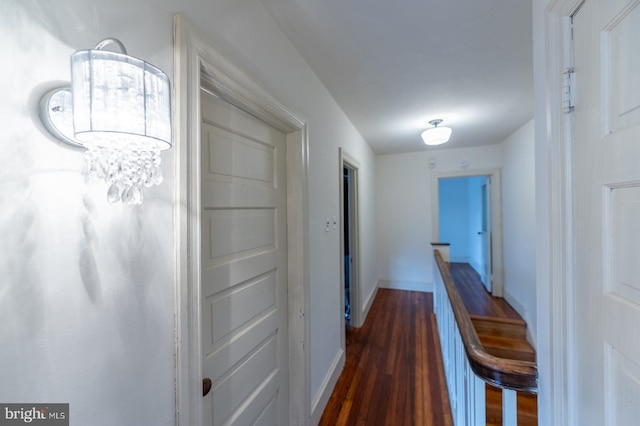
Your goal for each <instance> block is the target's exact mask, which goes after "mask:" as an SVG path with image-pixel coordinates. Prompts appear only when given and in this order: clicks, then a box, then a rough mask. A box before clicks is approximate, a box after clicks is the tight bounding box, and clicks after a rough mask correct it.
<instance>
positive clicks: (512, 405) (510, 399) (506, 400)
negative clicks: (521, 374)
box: [502, 389, 518, 426]
mask: <svg viewBox="0 0 640 426" xmlns="http://www.w3.org/2000/svg"><path fill="white" fill-rule="evenodd" d="M517 396H518V394H517V393H516V391H513V390H510V389H502V424H503V425H504V426H517V424H518V398H517Z"/></svg>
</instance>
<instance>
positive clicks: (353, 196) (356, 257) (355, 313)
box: [338, 148, 363, 353]
mask: <svg viewBox="0 0 640 426" xmlns="http://www.w3.org/2000/svg"><path fill="white" fill-rule="evenodd" d="M338 158H339V161H338V163H339V166H340V167H339V172H340V174H339V176H342V175H343V170H344V168H345V167H346V168H348V169H349V170H350V171H351V173H350V175H351V179H350V182H349V189H350V193H349V201H350V205H349V206H347V207H348V209H349V213H350V215H349V219H350V223H349V233H350V235H349V241H350V243H351V246H350V252H351V265H350V275H351V283H350V286H351V325H352V326H354V327H362V322H363V318H362V308H361V306H362V304H361V300H360V294H361V293H360V245H359V238H360V237H359V216H358V215H359V202H358V197H359V194H358V170H359V169H360V163H358V161H357V160H356V159H355V158H354V157H353V156H351V155H350V154H349V153H348V152H347V151H346V150H345V149H344V148H339V151H338ZM339 182H340V189H339V191H338V193H339V195H340V202H339V205H340V218H341V220H344V210H345V206H344V185H343V180H342V178H341V179H340V180H339ZM344 244H345V238H344V226H340V271H341V272H340V276H341V277H342V278H341V286H340V288H342V289H344V287H345V282H344V277H345V264H344V262H345V260H344V258H345V256H344V253H345V247H344ZM340 300H341V302H340V303H341V305H340V306H344V291H343V292H342V297H341V298H340ZM341 324H342V325H341V330H342V331H341V339H340V340H341V342H342V343H341V347H342V349H343V350H345V348H346V345H345V330H344V328H345V323H344V315H342V320H341ZM345 353H346V352H345Z"/></svg>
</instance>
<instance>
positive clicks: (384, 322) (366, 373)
mask: <svg viewBox="0 0 640 426" xmlns="http://www.w3.org/2000/svg"><path fill="white" fill-rule="evenodd" d="M439 345H440V343H439V340H438V336H437V328H436V326H435V317H434V315H433V299H432V294H431V293H423V292H410V291H398V290H390V289H380V290H379V291H378V295H377V296H376V299H375V301H374V302H373V306H372V307H371V311H370V312H369V315H368V316H367V320H366V322H365V324H364V325H363V327H362V328H360V329H353V328H348V329H347V359H346V362H345V368H344V370H343V372H342V374H341V376H340V378H339V380H338V383H337V384H336V387H335V389H334V392H333V394H332V395H331V398H330V400H329V403H328V404H327V407H326V408H325V411H324V413H323V416H322V418H321V420H320V423H319V424H320V425H331V426H333V425H366V426H369V425H377V424H380V425H394V426H395V425H405V424H406V425H411V426H414V425H437V426H440V425H443V426H447V425H452V424H453V422H452V420H451V410H450V407H449V399H448V397H447V393H446V384H445V381H444V373H443V371H442V368H443V367H442V358H441V355H440V346H439Z"/></svg>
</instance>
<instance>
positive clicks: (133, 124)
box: [40, 38, 171, 204]
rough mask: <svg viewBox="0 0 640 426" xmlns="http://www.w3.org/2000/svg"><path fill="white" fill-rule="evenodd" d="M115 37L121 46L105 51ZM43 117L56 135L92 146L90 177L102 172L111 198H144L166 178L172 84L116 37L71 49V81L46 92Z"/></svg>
mask: <svg viewBox="0 0 640 426" xmlns="http://www.w3.org/2000/svg"><path fill="white" fill-rule="evenodd" d="M110 44H114V45H115V46H116V47H117V48H118V49H119V50H120V52H113V51H108V50H102V49H103V48H104V47H106V46H107V45H110ZM40 119H41V120H42V123H43V124H44V126H45V127H46V128H47V130H48V131H49V132H50V133H51V134H52V135H53V136H54V137H56V138H57V139H59V140H61V141H63V142H65V143H67V144H69V145H71V146H75V147H82V148H85V149H86V150H87V151H86V153H85V159H86V167H85V170H84V175H85V177H86V178H87V179H89V180H93V179H103V180H104V181H105V182H106V183H107V185H108V190H107V199H108V200H109V202H111V203H117V202H123V203H125V204H140V203H142V188H144V187H147V188H148V187H151V186H153V185H158V184H160V183H161V182H162V171H161V169H160V162H161V159H160V151H163V150H166V149H169V148H171V87H170V83H169V78H168V77H167V75H166V74H165V73H164V72H162V71H161V70H160V69H158V68H156V67H154V66H153V65H151V64H149V63H147V62H145V61H143V60H140V59H138V58H134V57H132V56H129V55H127V51H126V49H125V47H124V45H123V44H122V43H121V42H120V41H119V40H117V39H115V38H108V39H105V40H102V41H101V42H100V43H98V44H97V46H96V47H95V49H92V50H79V51H77V52H75V53H74V54H73V55H71V85H70V86H63V87H59V88H56V89H54V90H51V91H49V92H48V93H46V94H45V95H44V96H43V97H42V99H41V101H40Z"/></svg>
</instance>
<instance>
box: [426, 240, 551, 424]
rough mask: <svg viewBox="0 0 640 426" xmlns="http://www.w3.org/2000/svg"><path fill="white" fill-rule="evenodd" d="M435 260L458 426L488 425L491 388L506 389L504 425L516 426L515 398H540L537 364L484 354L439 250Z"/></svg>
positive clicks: (438, 313)
mask: <svg viewBox="0 0 640 426" xmlns="http://www.w3.org/2000/svg"><path fill="white" fill-rule="evenodd" d="M434 259H435V268H434V271H435V272H434V276H435V277H434V278H435V279H434V297H433V300H434V310H435V314H436V318H437V323H438V334H439V336H440V346H441V349H442V360H443V363H444V371H445V378H446V382H447V389H448V392H449V402H450V405H451V412H452V415H453V422H454V425H456V426H467V425H468V426H474V425H477V426H480V425H482V426H485V425H486V398H485V383H489V384H491V385H493V386H496V387H498V388H501V389H502V424H503V425H505V426H516V425H517V401H516V400H517V398H516V397H517V393H516V392H527V393H537V389H538V372H537V367H536V364H535V363H534V362H530V361H519V360H513V359H506V358H500V357H496V356H494V355H491V354H489V353H487V352H486V351H485V349H484V347H483V346H482V344H481V343H480V338H479V337H478V333H477V332H476V330H475V327H474V326H473V323H472V321H471V318H469V314H468V312H467V310H466V308H465V307H464V303H463V301H462V298H461V297H460V294H459V293H458V290H457V289H456V287H455V285H454V283H453V279H452V278H451V273H450V272H449V267H448V265H447V262H445V260H444V259H443V257H442V254H441V253H440V250H438V249H435V250H434Z"/></svg>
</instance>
